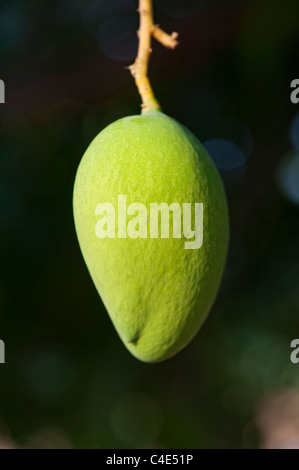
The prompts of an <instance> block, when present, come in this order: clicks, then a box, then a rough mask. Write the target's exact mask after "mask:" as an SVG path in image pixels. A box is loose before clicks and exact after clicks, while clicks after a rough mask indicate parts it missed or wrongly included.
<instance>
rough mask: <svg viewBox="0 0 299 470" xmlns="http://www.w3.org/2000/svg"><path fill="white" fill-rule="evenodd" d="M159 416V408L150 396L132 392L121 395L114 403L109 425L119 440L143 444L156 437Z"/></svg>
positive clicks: (158, 429) (159, 426)
mask: <svg viewBox="0 0 299 470" xmlns="http://www.w3.org/2000/svg"><path fill="white" fill-rule="evenodd" d="M161 418H162V414H161V409H160V407H159V405H158V404H157V403H156V402H155V401H154V400H153V399H152V398H151V397H149V396H147V395H142V394H134V395H129V396H125V397H123V398H122V399H121V400H120V401H119V402H118V403H117V404H116V405H115V407H114V409H113V410H112V414H111V426H112V430H113V432H114V434H115V435H116V437H117V438H118V439H119V440H121V441H123V442H124V443H127V444H130V445H133V446H143V445H146V444H148V443H149V442H151V441H153V440H155V439H156V438H157V437H158V435H159V432H160V429H161V423H162V419H161Z"/></svg>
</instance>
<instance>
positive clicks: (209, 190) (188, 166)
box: [73, 112, 229, 362]
mask: <svg viewBox="0 0 299 470" xmlns="http://www.w3.org/2000/svg"><path fill="white" fill-rule="evenodd" d="M118 195H126V196H127V206H128V205H129V204H131V203H134V202H141V203H143V204H145V205H146V208H147V211H148V214H149V205H150V203H153V202H158V203H161V202H166V203H167V204H171V203H173V202H178V203H180V204H183V203H186V202H191V203H198V202H202V203H203V245H202V247H201V248H200V249H197V250H190V249H185V248H184V242H185V241H186V239H184V238H183V237H182V238H172V237H170V238H168V239H166V238H164V239H162V238H161V237H159V238H155V239H152V238H143V239H142V238H136V239H132V238H129V237H127V238H117V207H118ZM104 202H109V203H111V204H113V206H114V207H115V210H116V238H104V239H99V238H98V237H97V236H96V234H95V225H96V223H97V221H98V220H99V216H96V215H95V209H96V207H97V205H98V204H100V203H104ZM73 208H74V218H75V226H76V231H77V236H78V240H79V244H80V248H81V251H82V254H83V257H84V259H85V262H86V264H87V267H88V269H89V272H90V275H91V277H92V279H93V282H94V284H95V286H96V288H97V290H98V292H99V294H100V296H101V298H102V300H103V302H104V305H105V307H106V309H107V311H108V313H109V315H110V317H111V320H112V322H113V324H114V327H115V329H116V330H117V332H118V334H119V336H120V338H121V340H122V341H123V343H124V345H125V346H126V347H127V349H128V350H129V351H130V352H131V353H132V354H133V355H134V356H135V357H136V358H138V359H140V360H141V361H144V362H159V361H163V360H165V359H168V358H170V357H171V356H173V355H174V354H176V353H177V352H179V351H180V350H181V349H182V348H184V347H185V346H186V345H187V344H188V343H189V342H190V341H191V339H192V338H193V337H194V336H195V335H196V333H197V332H198V330H199V328H200V327H201V325H202V324H203V322H204V320H205V319H206V317H207V315H208V313H209V310H210V308H211V306H212V304H213V302H214V299H215V296H216V294H217V290H218V287H219V284H220V281H221V277H222V273H223V269H224V264H225V260H226V254H227V245H228V237H229V229H228V210H227V203H226V197H225V193H224V189H223V185H222V182H221V178H220V176H219V174H218V171H217V169H216V167H215V165H214V163H213V161H212V159H211V157H210V156H209V155H208V153H207V151H206V150H205V149H204V147H203V146H202V145H201V143H200V142H199V141H198V139H197V138H196V137H195V136H194V135H193V134H192V133H191V132H190V131H189V130H187V129H186V128H185V127H184V126H183V125H181V124H179V123H178V122H177V121H175V120H174V119H172V118H170V117H168V116H166V115H165V114H164V113H162V112H148V113H146V114H143V115H137V116H129V117H125V118H122V119H120V120H118V121H116V122H114V123H113V124H111V125H109V126H108V127H106V128H105V129H104V130H103V131H102V132H100V133H99V134H98V135H97V137H96V138H95V139H94V140H93V142H92V143H91V145H90V146H89V148H88V149H87V151H86V153H85V154H84V156H83V158H82V160H81V163H80V165H79V168H78V171H77V175H76V180H75V186H74V196H73ZM130 219H132V216H127V223H128V221H129V220H130ZM148 219H149V217H148ZM148 233H149V222H148Z"/></svg>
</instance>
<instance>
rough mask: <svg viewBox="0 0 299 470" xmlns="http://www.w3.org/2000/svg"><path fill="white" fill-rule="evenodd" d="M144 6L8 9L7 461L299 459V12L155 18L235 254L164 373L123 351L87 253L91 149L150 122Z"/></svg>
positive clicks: (165, 90) (3, 401) (277, 0)
mask: <svg viewBox="0 0 299 470" xmlns="http://www.w3.org/2000/svg"><path fill="white" fill-rule="evenodd" d="M136 7H137V3H136V2H135V1H133V0H114V1H113V2H112V1H110V0H52V1H51V2H49V1H47V0H39V1H36V0H26V1H23V0H9V1H8V0H7V1H5V0H2V1H1V3H0V78H1V79H2V80H3V81H4V82H5V85H6V103H5V104H2V105H0V196H1V197H0V227H1V230H0V240H1V244H0V247H1V248H0V250H1V264H0V338H1V339H2V340H3V341H4V342H5V346H6V364H0V447H2V448H10V447H21V448H22V447H25V448H106V449H108V448H144V447H149V448H150V447H151V448H299V364H293V363H292V362H291V360H290V354H291V352H292V349H291V348H290V343H291V341H292V340H293V339H295V338H299V307H298V305H299V288H298V285H299V236H298V233H299V104H298V105H295V104H292V103H291V100H290V94H291V91H292V90H291V88H290V84H291V81H292V80H293V79H295V78H299V77H298V75H299V61H298V59H299V2H298V0H251V1H250V0H243V1H242V0H235V1H234V0H156V1H154V8H155V20H156V22H157V23H159V24H160V25H161V26H162V27H163V29H165V30H166V31H168V32H172V31H177V32H179V35H180V37H179V38H180V46H179V47H178V48H177V49H176V50H175V51H169V50H166V49H164V48H163V47H162V46H161V45H160V44H158V43H156V42H153V49H154V52H153V54H152V58H151V63H150V77H151V79H152V82H153V85H154V89H155V92H156V95H157V97H158V99H159V101H160V102H161V104H162V107H163V109H164V111H165V112H166V113H167V114H168V115H170V116H173V117H174V118H176V119H177V120H179V121H180V122H182V123H183V124H185V125H186V126H187V127H189V128H190V129H191V130H192V131H193V132H194V133H195V134H196V135H197V136H198V137H199V139H200V140H201V141H202V142H203V143H204V144H205V146H206V147H207V149H208V150H209V151H210V153H211V155H212V157H213V159H214V160H215V162H216V164H217V166H218V168H219V170H220V172H221V174H222V177H223V180H224V183H225V187H226V192H227V196H228V200H229V207H230V220H231V243H230V251H229V256H228V261H227V266H226V270H225V275H224V279H223V282H222V286H221V290H220V292H219V294H218V298H217V301H216V303H215V305H214V307H213V309H212V312H211V314H210V316H209V318H208V320H207V321H206V323H205V325H204V327H203V328H202V329H201V331H200V332H199V334H198V335H197V337H196V338H195V339H194V341H193V342H192V343H191V344H190V345H189V346H188V347H187V348H186V349H185V350H184V351H182V352H181V353H180V354H179V355H178V356H176V357H174V358H172V359H171V360H169V361H166V362H164V363H161V364H156V365H149V364H143V363H141V362H138V361H137V360H136V359H134V358H133V357H132V356H131V355H130V354H129V353H128V352H127V350H126V349H125V348H124V346H123V345H122V343H121V341H120V340H119V338H118V336H117V334H116V332H115V331H114V328H113V326H112V323H111V321H110V319H109V317H108V315H107V313H106V312H105V309H104V307H103V305H102V302H101V299H100V298H99V296H98V294H97V292H96V289H95V287H94V286H93V283H92V281H91V279H90V277H89V274H88V271H87V268H86V267H85V264H84V262H83V258H82V256H81V253H80V249H79V246H78V243H77V239H76V234H75V229H74V223H73V215H72V190H73V183H74V178H75V174H76V169H77V166H78V164H79V162H80V159H81V157H82V155H83V153H84V151H85V149H86V148H87V146H88V145H89V143H90V142H91V140H92V139H93V138H94V137H95V136H96V134H97V133H98V132H100V131H101V130H102V129H103V128H104V127H105V126H106V125H108V124H109V123H111V122H112V121H114V120H116V119H118V118H120V117H123V116H126V115H129V114H136V113H139V109H140V100H139V96H138V93H137V90H136V88H135V85H134V82H133V80H132V78H131V76H130V74H129V72H128V70H127V69H126V67H127V66H128V65H130V64H131V63H132V62H133V61H134V57H135V55H136V50H137V36H136V29H137V28H138V15H137V13H136Z"/></svg>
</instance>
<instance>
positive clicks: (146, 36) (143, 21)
mask: <svg viewBox="0 0 299 470" xmlns="http://www.w3.org/2000/svg"><path fill="white" fill-rule="evenodd" d="M138 11H139V14H140V28H139V31H138V37H139V47H138V54H137V58H136V60H135V62H134V64H133V65H131V66H130V67H129V69H130V71H131V74H132V75H133V77H134V79H135V83H136V86H137V88H138V91H139V94H140V96H141V99H142V105H141V108H142V113H146V112H148V111H153V110H158V111H161V108H160V105H159V103H158V101H157V99H156V98H155V95H154V92H153V89H152V86H151V83H150V80H149V78H148V63H149V58H150V55H151V52H152V49H151V39H152V36H154V38H155V39H157V41H159V42H160V43H161V44H163V45H164V46H165V47H168V48H171V49H174V48H175V47H176V46H177V44H178V41H177V37H178V34H177V33H172V34H171V35H169V34H167V33H165V32H164V31H163V30H162V29H160V27H159V26H157V25H154V21H153V5H152V0H139V8H138Z"/></svg>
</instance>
